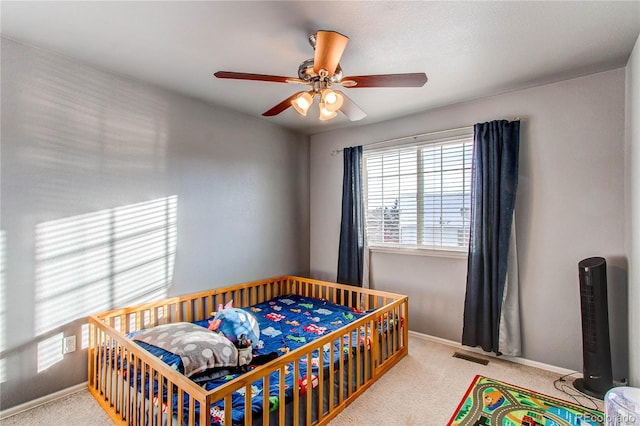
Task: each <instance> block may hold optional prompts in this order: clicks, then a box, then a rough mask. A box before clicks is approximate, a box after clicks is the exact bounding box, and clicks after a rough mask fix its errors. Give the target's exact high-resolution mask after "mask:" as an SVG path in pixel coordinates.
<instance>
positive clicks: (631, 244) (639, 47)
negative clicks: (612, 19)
mask: <svg viewBox="0 0 640 426" xmlns="http://www.w3.org/2000/svg"><path fill="white" fill-rule="evenodd" d="M626 86H627V87H626V88H627V98H626V99H627V108H626V112H627V116H626V119H627V137H626V146H625V148H626V150H625V159H626V164H625V166H626V168H625V170H626V176H625V182H626V183H627V187H626V192H625V195H626V204H625V210H626V213H627V220H626V221H625V225H626V232H625V235H626V237H627V238H626V251H627V258H628V259H629V383H630V384H631V385H632V386H636V387H640V310H638V307H640V37H638V40H637V41H636V45H635V47H634V49H633V52H632V53H631V57H630V58H629V62H628V63H627V74H626Z"/></svg>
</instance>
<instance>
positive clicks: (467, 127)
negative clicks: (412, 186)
mask: <svg viewBox="0 0 640 426" xmlns="http://www.w3.org/2000/svg"><path fill="white" fill-rule="evenodd" d="M510 121H520V117H515V118H514V119H513V120H510ZM467 129H473V126H463V127H457V128H455V129H447V130H437V131H435V132H428V133H419V134H417V135H411V136H402V137H400V138H395V139H387V140H384V141H377V142H371V143H366V144H364V143H363V144H362V146H363V147H364V146H375V145H382V144H387V143H391V142H400V141H403V140H408V139H417V138H421V137H424V136H431V135H437V134H438V133H448V132H456V131H459V130H467ZM342 151H343V150H342V149H334V150H333V151H331V156H332V157H333V156H335V155H337V154H338V153H339V152H342Z"/></svg>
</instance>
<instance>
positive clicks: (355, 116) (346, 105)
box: [334, 90, 367, 121]
mask: <svg viewBox="0 0 640 426" xmlns="http://www.w3.org/2000/svg"><path fill="white" fill-rule="evenodd" d="M334 92H336V93H339V94H341V95H342V97H343V98H344V100H343V102H342V106H341V107H340V111H342V113H343V114H344V115H345V116H346V117H347V118H348V119H349V120H350V121H358V120H362V119H363V118H365V117H366V116H367V113H366V112H364V111H363V110H362V109H361V108H360V107H359V106H358V105H356V103H355V102H353V101H352V100H351V98H350V97H348V96H347V95H345V94H344V92H342V91H340V90H334Z"/></svg>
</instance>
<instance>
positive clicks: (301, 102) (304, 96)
mask: <svg viewBox="0 0 640 426" xmlns="http://www.w3.org/2000/svg"><path fill="white" fill-rule="evenodd" d="M312 102H313V98H312V97H311V95H310V94H309V93H308V92H302V93H300V94H299V95H298V96H297V97H296V98H295V99H293V100H292V101H291V106H293V108H295V110H296V111H298V113H300V115H304V116H306V115H307V111H309V107H310V106H311V103H312Z"/></svg>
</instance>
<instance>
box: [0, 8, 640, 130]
mask: <svg viewBox="0 0 640 426" xmlns="http://www.w3.org/2000/svg"><path fill="white" fill-rule="evenodd" d="M0 7H1V17H2V22H1V23H2V26H1V31H2V34H3V35H4V36H6V37H9V38H12V39H15V40H18V41H23V42H26V43H29V44H33V45H36V46H41V47H45V48H48V49H51V50H54V51H57V52H60V53H63V54H65V55H67V56H70V57H73V58H77V59H80V60H82V61H85V62H88V63H91V64H94V65H96V66H98V67H100V68H103V69H107V70H112V71H114V72H117V73H120V74H124V75H128V76H133V77H135V78H139V79H142V80H145V81H148V82H151V83H153V84H156V85H159V86H163V87H166V88H169V89H171V90H174V91H177V92H181V93H184V94H186V95H189V96H193V97H196V98H200V99H203V100H205V101H207V102H210V103H213V104H216V105H221V106H225V107H228V108H230V109H233V110H236V111H239V112H242V113H245V114H248V115H251V116H255V117H260V118H261V119H263V120H267V121H269V122H272V123H275V124H278V125H281V126H285V127H288V128H291V129H294V130H296V131H299V132H304V133H307V134H312V133H317V132H322V131H326V130H330V129H334V128H337V127H344V126H354V125H361V124H369V123H373V122H376V121H382V120H386V119H390V118H393V117H398V116H402V115H407V114H411V113H414V112H418V111H424V110H428V109H431V108H436V107H439V106H443V105H447V104H452V103H457V102H461V101H465V100H469V99H474V98H478V97H483V96H488V95H493V94H497V93H501V92H505V91H510V90H514V89H520V88H524V87H530V86H533V85H537V84H541V83H547V82H550V81H557V80H561V79H565V78H570V77H574V76H579V75H584V74H588V73H592V72H597V71H603V70H607V69H611V68H615V67H620V66H624V65H625V64H626V61H627V59H628V57H629V54H630V52H631V50H632V48H633V46H634V43H635V41H636V39H637V37H638V34H639V32H640V2H638V1H627V2H614V1H603V2H582V1H578V2H575V1H571V2H524V1H523V2H435V1H433V2H431V1H429V2H421V1H386V2H381V1H375V2H368V1H349V2H347V1H343V2H328V1H323V2H307V1H304V2H303V1H260V2H242V1H211V2H185V1H167V2H155V1H151V2H133V1H131V2H56V1H46V2H10V1H2V3H1V6H0ZM318 29H323V30H334V31H338V32H340V33H342V34H345V35H347V36H348V37H349V38H350V40H349V44H348V45H347V48H346V50H345V53H344V55H343V57H342V60H341V62H340V64H341V66H342V69H343V73H344V75H345V76H349V75H365V74H387V73H404V72H425V73H426V74H427V76H428V78H429V81H428V82H427V84H426V85H425V86H424V87H422V88H377V89H372V88H360V89H356V88H353V89H345V90H344V91H345V92H346V93H347V94H348V95H349V97H350V98H351V99H352V100H353V101H354V102H355V103H356V104H358V105H359V106H360V107H361V108H362V109H363V110H364V111H366V112H367V114H368V116H367V117H366V118H365V119H364V120H362V121H358V122H349V121H348V120H347V119H346V118H345V117H344V116H343V115H341V114H339V116H338V117H337V118H335V119H333V120H331V121H328V122H320V121H319V120H318V119H317V115H316V113H312V112H310V113H309V115H308V116H307V117H302V116H300V115H298V114H297V113H296V112H295V111H294V110H293V108H289V109H288V110H286V111H285V112H283V113H282V114H280V115H278V116H276V117H271V118H267V117H262V116H261V114H262V113H263V112H264V111H266V110H268V109H269V108H271V107H272V106H273V105H275V104H277V103H279V102H280V101H282V100H283V99H285V98H287V97H288V96H290V95H291V94H293V93H294V92H296V91H298V90H302V89H301V86H296V85H289V84H280V83H268V82H254V81H236V80H219V79H216V78H215V77H213V73H214V72H215V71H218V70H225V71H237V72H248V73H258V74H273V75H280V76H291V77H296V76H297V70H298V65H299V64H300V63H301V62H302V61H303V60H305V59H308V58H311V57H313V49H312V48H311V46H310V45H309V44H308V42H307V37H308V35H309V34H311V33H313V32H315V31H316V30H318Z"/></svg>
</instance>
